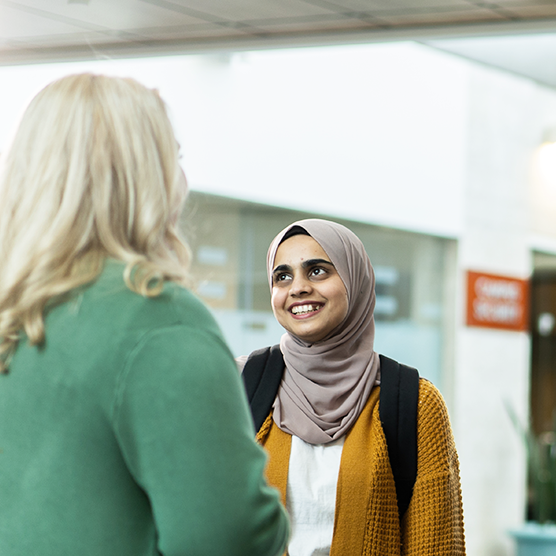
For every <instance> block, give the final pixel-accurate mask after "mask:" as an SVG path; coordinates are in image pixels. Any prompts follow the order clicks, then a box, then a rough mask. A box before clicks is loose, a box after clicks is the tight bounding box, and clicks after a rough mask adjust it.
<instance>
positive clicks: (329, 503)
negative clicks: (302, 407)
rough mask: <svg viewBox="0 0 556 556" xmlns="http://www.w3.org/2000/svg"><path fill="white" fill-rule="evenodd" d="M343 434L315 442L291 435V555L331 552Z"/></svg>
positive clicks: (318, 555)
mask: <svg viewBox="0 0 556 556" xmlns="http://www.w3.org/2000/svg"><path fill="white" fill-rule="evenodd" d="M343 446H344V437H342V438H340V439H338V440H335V441H334V442H330V443H329V444H319V445H313V444H308V443H307V442H305V441H303V440H301V439H300V438H298V437H297V436H292V446H291V454H290V466H289V471H288V485H287V494H286V506H287V509H288V513H289V514H290V519H291V522H292V534H291V538H290V542H289V545H288V554H289V556H328V555H329V554H330V546H331V544H332V534H333V532H334V509H335V506H336V486H337V484H338V474H339V472H340V459H341V457H342V448H343Z"/></svg>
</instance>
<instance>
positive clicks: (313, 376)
mask: <svg viewBox="0 0 556 556" xmlns="http://www.w3.org/2000/svg"><path fill="white" fill-rule="evenodd" d="M267 270H268V277H269V284H270V288H271V293H272V310H273V312H274V315H275V317H276V319H277V320H278V322H279V323H280V324H281V325H282V326H283V327H284V328H285V330H286V333H285V334H284V335H283V336H282V339H281V342H280V351H281V353H282V356H283V360H284V371H283V375H282V379H281V383H280V386H279V388H278V393H277V395H276V398H275V400H274V403H273V407H272V409H271V411H270V413H269V415H268V417H267V418H266V420H265V421H264V423H263V424H262V426H261V427H260V429H259V430H258V432H257V440H258V441H259V442H260V443H261V444H262V445H263V446H264V447H265V448H266V450H267V451H268V453H269V455H270V459H269V464H268V468H267V477H268V479H269V481H270V483H271V484H273V485H274V486H276V487H277V488H278V489H279V490H280V492H281V494H282V499H283V501H285V504H286V507H287V509H288V512H289V515H290V518H291V521H292V537H291V539H290V543H289V545H288V554H289V556H317V555H319V556H320V555H330V556H356V555H357V556H358V555H379V554H382V555H388V556H396V555H399V556H402V555H403V556H410V555H413V556H417V555H418V556H429V555H430V556H441V555H450V556H460V555H463V554H464V553H465V547H464V533H463V511H462V501H461V489H460V479H459V465H458V458H457V453H456V449H455V445H454V440H453V437H452V432H451V428H450V423H449V419H448V414H447V410H446V407H445V405H444V402H443V400H442V397H441V395H440V393H439V392H438V390H437V389H436V388H435V387H434V386H433V385H432V384H431V383H430V382H428V381H426V380H423V379H421V380H420V381H419V394H418V396H419V397H418V412H417V445H418V447H417V475H416V480H415V484H414V488H413V494H412V496H411V501H410V503H409V507H408V509H407V511H406V512H405V513H404V514H403V517H401V518H400V516H399V514H398V505H397V498H396V484H395V482H394V477H393V474H392V469H391V465H390V460H389V453H388V446H387V444H386V437H385V434H384V430H383V426H382V424H381V420H380V416H379V392H380V378H381V377H380V374H381V369H380V359H379V356H378V354H377V353H375V352H374V350H373V340H374V317H373V311H374V306H375V290H374V286H375V283H374V273H373V269H372V266H371V262H370V260H369V257H368V256H367V254H366V252H365V249H364V247H363V244H362V243H361V241H360V240H359V239H358V238H357V236H355V234H353V233H352V232H351V231H350V230H348V229H347V228H345V227H344V226H341V225H340V224H337V223H334V222H329V221H325V220H318V219H309V220H301V221H299V222H295V223H293V224H291V225H290V226H288V227H287V228H285V229H284V230H282V231H281V232H280V233H279V234H278V235H277V236H276V238H275V239H274V240H273V242H272V244H271V245H270V248H269V250H268V256H267Z"/></svg>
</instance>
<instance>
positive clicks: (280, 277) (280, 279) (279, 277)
mask: <svg viewBox="0 0 556 556" xmlns="http://www.w3.org/2000/svg"><path fill="white" fill-rule="evenodd" d="M287 279H288V274H284V273H282V274H276V275H275V276H274V282H283V281H284V280H287Z"/></svg>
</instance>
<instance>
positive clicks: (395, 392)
mask: <svg viewBox="0 0 556 556" xmlns="http://www.w3.org/2000/svg"><path fill="white" fill-rule="evenodd" d="M418 402H419V373H418V372H417V369H414V368H413V367H408V366H406V365H402V364H400V363H398V362H397V361H394V360H393V359H390V358H388V357H385V356H384V355H381V356H380V403H379V408H378V409H379V415H380V420H381V422H382V428H383V430H384V435H385V436H386V443H387V444H388V456H389V458H390V466H391V467H392V473H393V474H394V481H395V483H396V494H397V497H398V511H399V514H400V519H401V518H402V517H403V515H404V513H405V511H406V510H407V508H408V506H409V502H410V500H411V495H412V494H413V485H414V484H415V479H416V478H417V406H418Z"/></svg>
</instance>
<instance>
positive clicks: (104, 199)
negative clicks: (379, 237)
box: [0, 74, 288, 556]
mask: <svg viewBox="0 0 556 556" xmlns="http://www.w3.org/2000/svg"><path fill="white" fill-rule="evenodd" d="M185 195H186V184H185V179H184V177H183V174H182V172H181V170H180V167H179V164H178V152H177V143H176V140H175V138H174V134H173V131H172V127H171V124H170V122H169V120H168V117H167V115H166V110H165V106H164V104H163V102H162V100H161V99H160V97H159V95H158V94H157V93H156V92H155V91H152V90H149V89H147V88H145V87H143V86H142V85H140V84H138V83H137V82H135V81H133V80H130V79H119V78H110V77H105V76H98V75H88V74H84V75H75V76H69V77H65V78H63V79H61V80H59V81H56V82H54V83H52V84H50V85H49V86H47V87H46V88H45V89H44V90H43V91H41V92H40V93H39V94H38V95H37V96H36V97H35V98H34V100H33V101H32V102H31V104H30V106H29V107H28V109H27V111H26V112H25V114H24V116H23V119H22V121H21V124H20V127H19V129H18V131H17V133H16V135H15V138H14V141H13V144H12V146H11V149H10V150H9V152H8V153H6V155H5V159H4V160H3V167H2V173H1V176H0V260H1V265H0V368H1V372H2V374H0V553H1V554H2V556H31V555H35V554H37V555H38V554H40V555H41V556H50V555H52V556H54V555H56V556H89V555H90V556H100V555H102V556H111V555H113V556H128V555H129V556H151V555H159V554H164V555H176V556H177V555H184V554H187V555H195V554H202V555H204V556H208V555H216V554H218V555H222V554H226V555H227V556H230V555H241V556H246V555H253V556H255V555H256V556H261V555H268V556H274V555H276V554H279V553H281V551H282V550H283V547H284V545H285V543H286V537H287V534H288V525H287V520H286V516H285V513H284V511H283V510H282V507H281V506H280V504H279V500H278V495H277V493H276V492H275V491H274V490H272V489H270V488H269V487H268V486H267V485H266V483H265V481H264V479H263V469H264V465H265V456H264V454H263V451H262V449H261V448H259V447H258V446H257V445H256V444H255V442H254V441H253V439H252V435H253V431H252V424H251V422H250V417H249V414H248V409H247V406H246V403H245V400H244V397H243V396H244V395H243V392H242V387H241V384H240V381H239V377H238V376H237V372H236V370H235V366H234V362H233V359H232V356H231V355H230V353H229V351H228V349H227V347H226V345H225V344H224V342H223V340H222V337H221V335H220V332H219V330H218V328H217V326H216V324H215V323H214V321H213V319H212V318H211V316H210V315H209V313H208V311H207V310H206V309H205V308H204V306H203V305H202V304H201V303H200V302H199V301H198V300H197V299H196V298H195V297H194V296H193V295H192V294H191V293H190V292H189V291H188V290H187V289H186V287H185V285H186V284H187V275H186V270H185V269H186V267H187V259H188V254H187V253H188V251H187V248H186V246H185V244H184V243H183V241H182V240H181V239H180V237H179V234H178V231H177V227H176V223H177V220H178V216H179V212H180V208H181V206H182V203H183V201H184V198H185Z"/></svg>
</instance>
